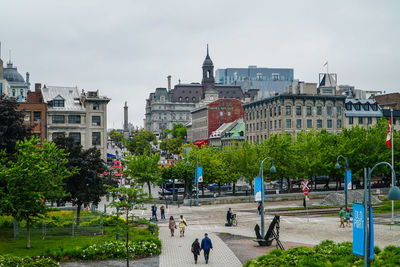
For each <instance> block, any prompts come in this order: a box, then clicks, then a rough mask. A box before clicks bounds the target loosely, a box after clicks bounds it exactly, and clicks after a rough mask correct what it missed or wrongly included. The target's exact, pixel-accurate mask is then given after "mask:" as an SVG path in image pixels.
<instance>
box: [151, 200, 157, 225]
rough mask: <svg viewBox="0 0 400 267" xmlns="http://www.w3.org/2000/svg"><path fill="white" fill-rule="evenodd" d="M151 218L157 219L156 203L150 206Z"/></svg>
mask: <svg viewBox="0 0 400 267" xmlns="http://www.w3.org/2000/svg"><path fill="white" fill-rule="evenodd" d="M151 218H152V219H154V220H156V221H157V206H156V203H154V204H153V206H151Z"/></svg>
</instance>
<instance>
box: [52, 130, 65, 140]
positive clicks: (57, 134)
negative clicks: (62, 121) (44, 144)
mask: <svg viewBox="0 0 400 267" xmlns="http://www.w3.org/2000/svg"><path fill="white" fill-rule="evenodd" d="M52 136H53V140H54V139H56V138H57V137H64V136H65V133H64V132H56V133H53V135H52Z"/></svg>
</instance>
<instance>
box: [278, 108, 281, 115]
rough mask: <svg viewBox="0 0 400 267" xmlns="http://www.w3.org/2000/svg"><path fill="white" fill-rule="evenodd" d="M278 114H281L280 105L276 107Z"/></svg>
mask: <svg viewBox="0 0 400 267" xmlns="http://www.w3.org/2000/svg"><path fill="white" fill-rule="evenodd" d="M278 115H279V116H280V115H281V107H278Z"/></svg>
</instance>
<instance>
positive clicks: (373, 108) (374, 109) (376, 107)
mask: <svg viewBox="0 0 400 267" xmlns="http://www.w3.org/2000/svg"><path fill="white" fill-rule="evenodd" d="M371 108H372V110H373V111H377V110H378V104H376V103H375V104H373V105H371Z"/></svg>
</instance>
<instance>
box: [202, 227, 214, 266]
mask: <svg viewBox="0 0 400 267" xmlns="http://www.w3.org/2000/svg"><path fill="white" fill-rule="evenodd" d="M200 249H202V250H203V251H204V259H205V260H206V264H207V263H208V259H209V258H210V249H213V246H212V243H211V239H210V238H208V234H207V233H205V234H204V238H203V240H201V248H200Z"/></svg>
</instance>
